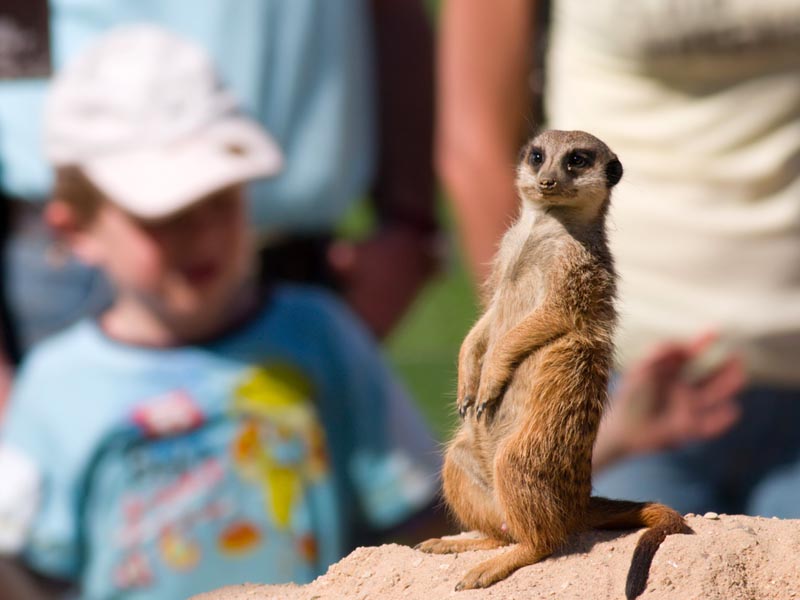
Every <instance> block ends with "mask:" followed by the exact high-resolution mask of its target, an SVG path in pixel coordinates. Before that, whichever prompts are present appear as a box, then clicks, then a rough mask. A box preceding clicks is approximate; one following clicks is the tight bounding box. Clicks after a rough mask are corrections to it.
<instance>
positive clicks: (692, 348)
mask: <svg viewBox="0 0 800 600" xmlns="http://www.w3.org/2000/svg"><path fill="white" fill-rule="evenodd" d="M719 338H720V333H719V332H718V331H704V332H703V333H701V334H700V335H698V336H696V337H694V338H692V340H691V341H690V342H689V344H688V345H687V350H688V352H689V354H690V355H691V356H696V355H698V354H700V353H701V352H703V350H705V349H706V348H708V347H709V346H711V345H712V344H713V343H714V342H716V341H717V340H718V339H719Z"/></svg>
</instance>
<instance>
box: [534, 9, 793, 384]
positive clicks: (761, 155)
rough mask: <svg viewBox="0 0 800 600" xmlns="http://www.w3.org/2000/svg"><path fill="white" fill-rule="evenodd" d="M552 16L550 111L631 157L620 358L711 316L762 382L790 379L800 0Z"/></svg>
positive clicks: (627, 162)
mask: <svg viewBox="0 0 800 600" xmlns="http://www.w3.org/2000/svg"><path fill="white" fill-rule="evenodd" d="M552 19H553V20H552V25H551V39H550V52H549V55H548V60H547V75H548V77H547V84H546V88H545V89H546V97H545V102H546V107H547V113H548V121H549V123H548V125H549V126H550V127H553V128H557V129H583V130H586V131H589V132H591V133H593V134H595V135H597V136H598V137H600V138H601V139H603V140H604V141H606V142H607V143H608V145H609V146H610V147H611V148H612V149H613V150H614V151H615V152H616V153H617V154H618V156H619V158H620V160H621V161H622V164H623V166H624V168H625V175H624V177H623V179H622V182H621V183H620V184H619V186H618V188H617V189H616V190H615V194H614V197H613V200H612V202H613V208H612V212H611V220H610V235H611V240H612V249H613V251H614V253H615V256H616V260H617V265H618V268H619V272H620V275H621V281H620V303H619V308H620V313H621V315H620V316H621V326H620V330H619V337H618V354H619V360H620V363H621V366H622V367H623V368H624V367H625V366H626V364H628V363H629V362H630V360H631V359H632V358H633V357H636V356H637V355H639V354H640V353H642V352H643V351H644V350H646V349H647V348H648V347H649V346H650V345H652V344H653V343H654V342H655V341H657V340H662V339H670V338H673V339H685V338H688V337H691V336H694V335H697V334H698V333H701V332H703V331H707V330H718V331H721V332H723V333H725V334H727V335H729V336H730V337H731V338H732V339H733V340H734V341H735V342H737V344H738V345H740V347H741V349H742V351H743V352H744V355H745V358H746V361H747V364H748V368H749V370H750V372H751V374H752V376H753V378H754V379H755V380H756V381H759V382H762V383H786V384H800V2H798V1H797V0H759V1H753V0H636V1H632V0H593V1H592V0H556V1H555V2H554V6H553V15H552Z"/></svg>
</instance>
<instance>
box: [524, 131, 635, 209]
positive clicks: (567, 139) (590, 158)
mask: <svg viewBox="0 0 800 600" xmlns="http://www.w3.org/2000/svg"><path fill="white" fill-rule="evenodd" d="M621 178H622V163H620V162H619V159H617V157H616V155H615V154H614V153H613V152H611V150H610V149H609V147H608V146H606V145H605V144H604V143H603V142H601V141H600V140H599V139H597V138H596V137H594V136H593V135H590V134H588V133H586V132H583V131H544V132H542V133H540V134H538V135H537V136H535V137H534V138H533V139H532V140H530V141H529V142H528V143H527V144H526V145H525V148H524V149H523V151H522V155H521V160H520V163H519V166H518V168H517V189H518V190H519V192H520V195H521V196H522V198H523V199H524V200H527V201H529V202H532V203H534V204H535V205H537V206H540V207H542V208H545V209H549V208H554V207H565V208H573V209H577V210H576V211H575V212H577V213H579V214H582V215H585V216H586V217H587V218H593V217H594V216H596V215H597V214H599V213H600V211H601V210H603V209H604V208H605V207H606V205H607V203H608V198H609V190H610V189H611V188H612V187H614V186H615V185H616V184H617V183H618V182H619V180H620V179H621Z"/></svg>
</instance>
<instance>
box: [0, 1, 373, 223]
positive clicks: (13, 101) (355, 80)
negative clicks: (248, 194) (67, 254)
mask: <svg viewBox="0 0 800 600" xmlns="http://www.w3.org/2000/svg"><path fill="white" fill-rule="evenodd" d="M50 6H51V33H52V49H53V50H52V52H53V63H54V67H55V68H56V69H58V68H60V67H61V66H63V65H64V64H65V62H67V61H68V60H69V59H70V58H71V57H72V56H74V55H75V54H76V53H77V52H80V51H81V49H82V48H84V47H85V46H86V44H87V43H89V42H90V41H92V40H93V39H94V38H95V37H97V36H98V35H99V34H101V33H103V32H105V31H106V30H107V29H109V28H111V27H114V26H117V25H122V24H126V23H133V22H143V21H146V22H152V23H156V24H159V25H162V26H164V27H167V28H169V29H172V30H173V31H175V32H177V33H179V34H183V35H184V36H186V37H188V38H189V39H191V40H193V41H195V42H196V43H198V44H199V45H201V46H202V47H204V48H205V49H206V50H207V51H208V52H209V54H210V55H211V56H212V58H213V59H214V60H215V62H216V64H217V66H218V68H219V70H220V72H221V74H222V76H223V79H224V81H225V83H226V84H227V85H228V86H229V87H230V88H231V89H232V90H233V92H234V93H235V94H236V96H237V97H238V98H239V100H240V102H241V103H242V104H243V106H244V107H245V108H246V109H247V111H249V112H250V113H251V114H252V115H253V116H254V117H255V118H256V119H257V120H258V121H260V122H261V123H262V124H263V125H264V126H265V127H266V128H267V130H268V131H270V132H271V133H272V135H273V136H274V137H275V138H276V139H277V141H278V143H279V144H280V146H281V147H282V149H283V150H284V152H285V154H286V165H287V166H286V169H285V171H284V172H283V173H282V174H281V175H280V176H279V177H277V178H275V179H274V180H270V181H268V182H264V183H260V184H256V185H255V186H254V190H253V194H252V198H253V219H254V222H255V224H256V226H257V228H258V229H259V231H261V232H269V231H273V230H275V231H279V232H286V231H291V232H297V231H327V230H330V229H331V228H332V227H333V226H334V225H335V224H336V223H338V222H339V220H340V219H341V217H342V216H343V214H344V213H345V212H346V211H347V209H348V208H349V207H350V205H351V203H352V202H353V201H355V200H358V199H359V198H360V197H363V196H364V195H365V194H366V192H367V187H368V185H369V183H370V181H371V178H372V174H373V169H374V162H375V151H376V150H375V140H374V138H375V127H374V118H375V116H374V107H373V102H374V97H373V96H374V92H373V76H372V62H371V60H370V57H371V54H372V53H371V39H370V35H371V28H370V24H369V15H368V7H367V6H366V2H365V0H324V1H320V0H234V1H231V0H202V1H201V2H197V1H196V0H50ZM45 89H46V82H45V81H43V80H29V81H3V82H0V187H2V188H3V189H4V190H6V191H7V192H9V193H11V194H12V195H15V196H18V197H20V198H24V199H32V200H41V199H44V198H45V197H46V196H47V194H48V192H49V189H50V185H51V174H50V170H49V167H48V166H47V164H46V162H45V160H44V157H43V154H42V143H41V139H42V127H41V115H42V105H43V98H44V93H45Z"/></svg>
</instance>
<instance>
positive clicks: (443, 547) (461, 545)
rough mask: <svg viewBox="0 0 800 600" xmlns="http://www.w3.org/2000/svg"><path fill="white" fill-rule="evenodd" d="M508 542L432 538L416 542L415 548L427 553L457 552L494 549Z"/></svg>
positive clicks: (484, 539)
mask: <svg viewBox="0 0 800 600" xmlns="http://www.w3.org/2000/svg"><path fill="white" fill-rule="evenodd" d="M507 545H508V542H506V541H504V540H497V539H495V538H486V537H484V538H453V539H446V538H432V539H430V540H425V541H424V542H422V543H420V544H417V545H416V546H415V548H416V549H417V550H421V551H422V552H427V553H429V554H458V553H460V552H470V551H472V550H494V549H495V548H500V547H502V546H507Z"/></svg>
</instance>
